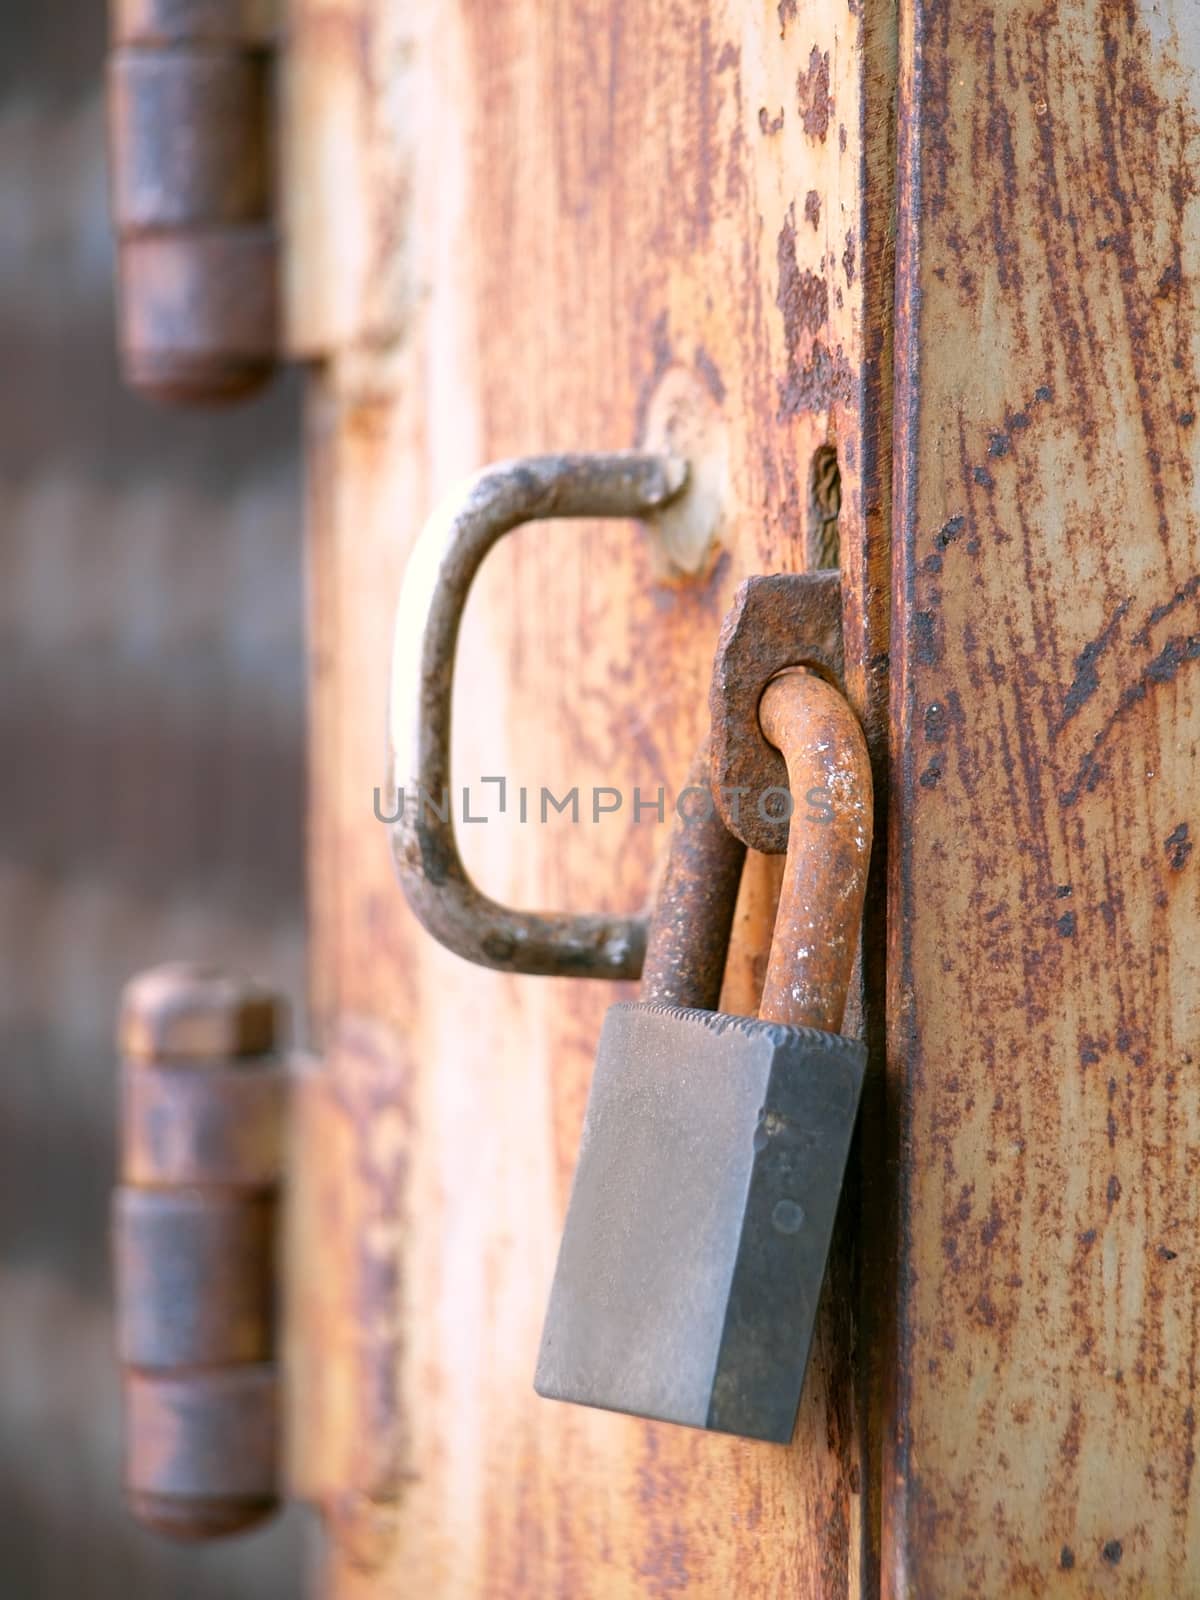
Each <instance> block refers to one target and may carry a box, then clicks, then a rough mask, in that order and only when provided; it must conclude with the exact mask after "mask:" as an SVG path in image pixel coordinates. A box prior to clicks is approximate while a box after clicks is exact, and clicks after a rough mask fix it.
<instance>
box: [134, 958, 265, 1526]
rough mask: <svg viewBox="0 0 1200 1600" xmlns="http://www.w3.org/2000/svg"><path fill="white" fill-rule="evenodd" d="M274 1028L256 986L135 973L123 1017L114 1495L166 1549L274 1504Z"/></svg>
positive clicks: (252, 1518)
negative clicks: (165, 1538) (118, 1482)
mask: <svg viewBox="0 0 1200 1600" xmlns="http://www.w3.org/2000/svg"><path fill="white" fill-rule="evenodd" d="M280 1018H281V1004H280V1002H279V1000H278V999H277V998H276V997H275V996H274V995H273V994H271V993H270V992H268V991H266V990H264V989H262V988H261V987H259V986H258V985H257V984H253V983H250V982H248V981H246V980H243V979H239V978H233V977H230V976H229V975H227V974H224V973H220V972H215V971H211V970H208V969H205V968H200V967H193V966H180V965H173V966H164V967H158V968H155V969H154V970H152V971H150V972H146V973H143V974H142V975H141V976H140V977H138V978H135V979H134V980H133V981H132V982H131V983H130V984H129V986H128V987H127V989H126V991H125V996H124V1000H123V1004H122V1012H121V1020H120V1027H119V1046H120V1050H121V1055H122V1089H123V1109H122V1120H121V1171H122V1178H123V1180H124V1181H123V1184H122V1186H121V1187H120V1188H119V1189H118V1190H117V1191H116V1194H115V1195H114V1204H113V1253H114V1265H115V1272H116V1301H117V1345H118V1354H119V1357H120V1361H121V1364H122V1368H123V1388H124V1402H125V1430H126V1436H125V1449H126V1454H125V1483H126V1493H127V1497H128V1500H129V1505H130V1509H131V1510H132V1511H133V1513H134V1515H135V1516H136V1517H137V1518H138V1520H139V1521H140V1522H143V1523H145V1524H146V1525H147V1526H149V1527H151V1528H153V1529H154V1530H155V1531H156V1532H159V1533H164V1534H167V1535H169V1536H170V1537H172V1538H176V1539H188V1540H194V1539H210V1538H217V1537H220V1536H222V1535H224V1534H229V1533H237V1532H240V1531H241V1530H242V1529H244V1528H249V1527H252V1526H254V1524H256V1523H258V1522H260V1521H262V1520H263V1518H264V1517H266V1516H268V1515H269V1514H270V1513H271V1512H272V1511H273V1510H274V1509H275V1507H276V1505H277V1504H278V1499H279V1488H278V1480H279V1453H280V1447H279V1427H278V1387H279V1376H278V1369H277V1366H276V1310H275V1295H276V1277H277V1273H276V1209H277V1199H278V1189H279V1182H280V1174H281V1167H282V1150H281V1142H282V1119H283V1097H284V1091H285V1081H286V1075H285V1071H284V1067H283V1064H282V1062H281V1059H280V1057H279V1056H278V1055H277V1054H276V1053H275V1050H276V1044H277V1042H278V1035H279V1032H280V1026H281V1023H280Z"/></svg>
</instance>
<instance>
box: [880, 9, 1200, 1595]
mask: <svg viewBox="0 0 1200 1600" xmlns="http://www.w3.org/2000/svg"><path fill="white" fill-rule="evenodd" d="M901 106H902V124H901V134H900V144H901V150H900V155H901V169H900V170H901V175H902V177H901V192H900V206H899V243H898V279H899V295H898V300H897V305H898V308H899V311H898V321H897V330H896V340H897V349H898V362H897V374H898V381H897V390H896V419H897V440H898V445H899V447H900V449H899V455H898V477H897V506H898V527H899V528H900V529H901V531H902V535H903V537H902V538H900V539H899V540H898V541H897V545H896V550H895V557H896V579H897V581H896V595H897V605H898V611H897V619H898V637H897V638H896V640H895V654H894V662H893V670H894V674H895V676H894V680H893V681H894V686H895V701H894V711H895V715H896V718H897V744H896V749H897V755H898V763H897V770H896V773H895V782H896V790H895V799H896V810H895V815H894V819H893V820H894V830H893V840H894V842H895V849H894V851H893V858H894V880H893V896H894V898H893V917H892V924H891V930H892V939H893V945H892V961H891V1006H892V1011H891V1017H890V1026H891V1029H892V1052H893V1063H894V1066H895V1068H896V1083H897V1091H898V1093H899V1094H900V1096H901V1109H902V1123H903V1127H902V1132H903V1139H904V1150H905V1161H904V1169H903V1170H904V1188H903V1191H902V1201H901V1205H902V1221H903V1233H902V1255H901V1272H900V1350H899V1360H898V1364H897V1383H898V1393H897V1405H896V1417H895V1425H896V1429H897V1441H896V1454H895V1460H894V1463H893V1465H894V1476H889V1478H888V1479H887V1480H885V1481H887V1482H888V1483H889V1484H891V1486H892V1487H891V1495H890V1499H889V1504H888V1506H887V1508H886V1512H885V1539H886V1545H887V1549H888V1554H889V1573H888V1578H889V1585H888V1587H889V1592H891V1593H893V1594H914V1595H921V1596H933V1595H946V1596H959V1595H968V1594H972V1595H973V1594H979V1595H999V1594H1004V1595H1036V1596H1052V1595H1060V1594H1062V1595H1067V1594H1070V1595H1073V1596H1074V1595H1118V1594H1119V1595H1172V1596H1173V1595H1185V1594H1195V1593H1197V1592H1200V1494H1198V1491H1197V1486H1196V1483H1195V1479H1194V1460H1195V1423H1196V1409H1195V1408H1196V1383H1197V1358H1198V1353H1200V1274H1198V1273H1197V1256H1196V1252H1197V1242H1196V1241H1197V1229H1198V1224H1200V1198H1198V1195H1200V1190H1198V1187H1197V1168H1198V1164H1200V1027H1198V1024H1200V970H1198V968H1200V940H1198V939H1197V922H1198V918H1200V858H1198V857H1197V856H1196V854H1195V852H1194V850H1193V844H1194V842H1195V839H1196V837H1197V830H1198V828H1200V818H1198V816H1197V812H1196V792H1197V789H1196V746H1197V740H1198V738H1200V714H1198V712H1200V708H1198V705H1197V692H1198V689H1200V670H1198V668H1197V661H1198V660H1200V517H1198V511H1200V507H1198V506H1197V500H1196V488H1195V470H1196V464H1197V450H1198V448H1200V445H1198V440H1200V431H1198V430H1197V427H1196V415H1197V385H1198V379H1200V372H1198V357H1200V321H1198V319H1197V302H1196V294H1197V291H1196V273H1197V268H1198V267H1200V198H1198V194H1197V185H1196V179H1195V173H1196V172H1197V170H1200V16H1198V15H1197V13H1196V12H1195V10H1194V8H1192V7H1191V6H1189V5H1188V4H1187V3H1186V0H1158V3H1151V0H1142V3H1141V4H1138V3H1135V0H1058V3H1057V4H1046V3H1044V0H1036V3H1035V0H1014V3H1010V4H1004V5H999V4H978V5H973V6H969V7H963V6H953V5H950V4H947V3H944V0H936V3H935V0H918V3H916V4H914V5H912V6H910V7H908V8H907V16H906V18H905V19H904V24H903V27H902V39H901Z"/></svg>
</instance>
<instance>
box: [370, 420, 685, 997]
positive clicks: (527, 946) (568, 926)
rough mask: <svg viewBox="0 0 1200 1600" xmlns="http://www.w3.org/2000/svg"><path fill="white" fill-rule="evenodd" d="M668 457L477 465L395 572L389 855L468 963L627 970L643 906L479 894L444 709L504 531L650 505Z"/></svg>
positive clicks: (426, 914) (631, 513)
mask: <svg viewBox="0 0 1200 1600" xmlns="http://www.w3.org/2000/svg"><path fill="white" fill-rule="evenodd" d="M687 473H688V469H687V464H686V462H683V461H679V460H677V459H675V458H673V457H669V456H657V455H641V454H636V453H634V452H631V451H618V452H614V453H612V454H608V455H599V454H583V455H557V456H527V457H525V458H523V459H521V460H517V461H503V462H498V463H497V464H496V465H494V466H491V467H487V468H485V470H484V471H483V472H481V473H479V474H478V475H477V476H476V477H474V478H472V479H471V480H470V481H469V482H468V483H467V484H466V486H465V487H464V488H463V489H461V490H460V491H459V492H458V493H457V494H455V495H453V496H452V497H451V498H450V500H448V501H447V502H445V503H444V504H443V505H442V506H441V507H440V508H439V509H438V510H437V511H435V512H434V514H433V515H432V517H430V519H429V521H428V522H427V523H426V525H425V527H424V529H423V530H422V532H421V535H420V538H419V539H418V540H417V543H416V545H415V546H414V548H413V552H412V555H411V556H410V558H409V562H408V567H407V569H406V571H405V575H404V584H403V588H402V589H401V593H400V603H399V607H398V609H397V613H396V630H395V636H394V640H393V649H392V679H391V709H390V714H389V724H390V728H389V732H390V754H389V782H390V783H391V785H392V787H393V789H394V791H395V796H396V798H395V806H394V820H393V821H392V822H391V823H390V831H391V843H392V853H393V855H394V857H395V861H396V870H397V872H398V874H399V877H400V882H401V885H402V886H403V889H404V893H405V895H406V897H407V899H408V903H409V905H410V906H411V907H412V909H413V911H414V912H415V913H416V915H417V917H418V919H419V920H420V922H421V924H422V926H423V927H424V928H425V929H426V931H427V932H428V933H430V934H432V935H433V937H434V938H435V939H437V940H438V941H439V942H440V943H441V944H444V945H445V946H446V947H447V949H449V950H453V951H454V952H455V954H456V955H460V956H463V957H465V959H466V960H468V961H473V962H475V963H477V964H478V965H479V966H484V967H495V968H498V969H499V970H500V971H502V972H523V973H530V974H542V975H546V976H552V977H553V976H561V977H573V978H636V977H637V976H638V975H639V973H640V972H641V970H642V960H643V957H644V954H645V948H646V923H645V919H644V918H642V917H607V916H596V915H582V916H576V915H572V914H570V913H565V912H564V913H548V912H534V911H514V910H513V909H511V908H510V907H509V906H503V905H500V904H499V903H498V902H497V901H495V900H492V899H490V898H489V897H488V896H487V895H485V894H483V893H482V892H481V891H480V890H479V889H477V888H476V886H475V885H474V884H473V883H472V882H471V880H470V878H469V877H468V876H467V872H466V868H465V867H464V866H463V863H462V859H461V857H460V856H459V853H458V842H457V840H456V838H455V833H454V821H453V808H452V806H451V805H450V804H449V803H448V797H449V795H450V794H451V792H452V791H451V786H450V711H451V699H452V694H453V688H454V659H455V650H456V646H457V643H458V631H459V626H460V623H461V621H462V613H463V607H464V605H465V604H466V600H467V595H468V594H469V592H470V589H471V584H472V582H473V581H474V578H475V575H476V573H477V572H478V571H479V568H480V566H481V565H482V563H483V559H484V557H485V556H486V555H487V553H488V551H489V550H490V549H491V548H492V546H493V545H494V544H495V543H496V542H497V541H498V540H499V539H501V538H502V537H503V536H504V534H506V533H509V532H510V531H511V530H512V529H513V528H517V527H520V526H521V524H522V523H525V522H535V521H540V520H544V519H547V518H551V517H648V516H650V515H652V514H653V513H655V512H657V511H660V510H662V508H663V507H664V506H666V505H667V504H668V503H669V502H670V501H672V500H673V499H674V498H675V496H676V495H677V494H679V492H680V491H681V490H682V489H683V487H684V485H685V484H686V482H687Z"/></svg>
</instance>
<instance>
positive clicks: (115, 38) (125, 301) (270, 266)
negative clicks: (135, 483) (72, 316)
mask: <svg viewBox="0 0 1200 1600" xmlns="http://www.w3.org/2000/svg"><path fill="white" fill-rule="evenodd" d="M271 11H272V7H270V6H269V5H266V4H263V3H261V0H112V7H111V17H112V22H111V34H112V52H111V55H110V59H109V73H108V107H109V145H110V161H111V167H112V211H113V222H114V226H115V228H116V232H117V237H118V247H119V248H118V254H119V280H120V282H119V287H120V313H119V316H120V346H121V358H122V364H123V367H124V371H125V376H126V379H127V380H128V382H129V383H130V384H131V385H132V386H133V387H134V388H135V389H138V390H140V391H142V392H143V393H145V394H150V395H153V396H155V397H156V398H158V399H163V400H169V401H176V402H184V403H189V404H219V403H222V402H224V401H228V400H232V399H236V398H239V397H241V396H243V395H246V394H249V393H252V392H253V391H255V390H257V389H258V388H260V387H261V386H262V385H263V384H264V383H265V382H266V381H267V379H268V378H269V377H270V375H271V373H272V371H273V369H274V366H275V362H276V356H277V352H278V345H279V321H280V318H279V293H278V257H279V251H278V242H277V237H276V230H275V225H274V211H275V194H274V189H275V180H274V172H273V168H274V156H273V149H272V146H273V143H274V140H273V133H272V123H273V108H272V101H273V81H272V80H273V66H274V45H275V41H274V33H273V23H272V19H271Z"/></svg>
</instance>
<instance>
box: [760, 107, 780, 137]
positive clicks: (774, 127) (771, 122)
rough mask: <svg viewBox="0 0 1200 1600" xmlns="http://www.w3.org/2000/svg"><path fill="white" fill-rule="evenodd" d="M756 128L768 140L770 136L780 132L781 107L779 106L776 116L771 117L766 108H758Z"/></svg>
mask: <svg viewBox="0 0 1200 1600" xmlns="http://www.w3.org/2000/svg"><path fill="white" fill-rule="evenodd" d="M758 127H759V132H760V133H765V134H766V135H767V137H768V138H770V137H771V135H772V134H775V133H779V132H781V130H782V128H783V107H782V106H780V108H779V113H778V115H777V116H774V117H773V116H772V115H771V113H770V112H769V111H768V110H767V108H766V106H759V108H758Z"/></svg>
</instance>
